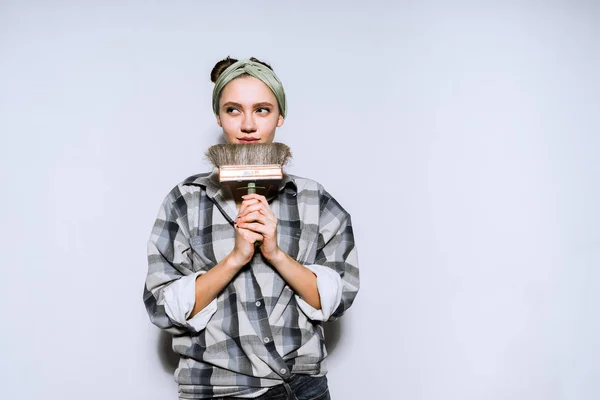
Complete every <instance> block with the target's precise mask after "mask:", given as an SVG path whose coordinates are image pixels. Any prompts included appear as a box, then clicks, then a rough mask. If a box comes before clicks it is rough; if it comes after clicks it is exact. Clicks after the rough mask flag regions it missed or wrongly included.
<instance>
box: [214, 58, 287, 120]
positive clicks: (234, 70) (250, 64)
mask: <svg viewBox="0 0 600 400" xmlns="http://www.w3.org/2000/svg"><path fill="white" fill-rule="evenodd" d="M244 74H248V75H250V76H253V77H255V78H256V79H260V80H261V81H262V82H264V84H265V85H267V86H268V87H269V88H270V89H271V91H272V92H273V94H274V95H275V98H276V99H277V103H278V104H279V112H280V113H281V115H283V117H284V118H285V115H286V112H287V109H286V104H285V91H284V90H283V85H282V84H281V81H280V80H279V78H277V75H275V72H273V71H272V70H271V69H270V68H268V67H266V66H264V65H262V64H260V63H257V62H254V61H250V60H240V61H237V62H235V63H234V64H232V65H230V66H229V67H227V69H225V71H223V72H222V73H221V75H220V76H219V79H217V81H216V82H215V88H214V89H213V96H212V102H213V111H214V112H215V115H219V98H220V97H221V91H223V88H224V87H225V85H227V84H228V83H229V82H231V81H232V80H234V79H235V78H237V77H238V76H240V75H244Z"/></svg>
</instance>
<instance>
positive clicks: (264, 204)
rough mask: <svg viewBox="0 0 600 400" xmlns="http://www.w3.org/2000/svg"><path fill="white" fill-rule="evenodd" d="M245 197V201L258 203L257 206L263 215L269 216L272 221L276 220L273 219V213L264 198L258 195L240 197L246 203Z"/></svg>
mask: <svg viewBox="0 0 600 400" xmlns="http://www.w3.org/2000/svg"><path fill="white" fill-rule="evenodd" d="M246 197H247V200H254V201H257V202H259V204H261V205H262V207H263V208H261V210H262V212H263V214H264V215H267V216H270V217H271V218H272V219H275V220H276V219H277V218H276V217H275V214H274V213H273V210H271V207H270V206H269V202H268V201H267V199H266V198H265V196H261V195H259V194H248V195H245V196H242V198H244V201H246Z"/></svg>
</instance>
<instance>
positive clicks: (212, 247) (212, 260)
mask: <svg viewBox="0 0 600 400" xmlns="http://www.w3.org/2000/svg"><path fill="white" fill-rule="evenodd" d="M234 244H235V240H234V238H233V237H232V236H231V235H219V234H216V233H214V232H207V233H201V234H199V235H197V236H194V237H192V238H191V239H190V246H191V251H192V268H193V270H194V272H198V271H208V270H209V269H211V268H212V267H214V266H215V265H216V264H217V263H218V262H219V261H221V260H222V259H223V258H225V256H227V254H229V253H230V252H231V250H233V246H234Z"/></svg>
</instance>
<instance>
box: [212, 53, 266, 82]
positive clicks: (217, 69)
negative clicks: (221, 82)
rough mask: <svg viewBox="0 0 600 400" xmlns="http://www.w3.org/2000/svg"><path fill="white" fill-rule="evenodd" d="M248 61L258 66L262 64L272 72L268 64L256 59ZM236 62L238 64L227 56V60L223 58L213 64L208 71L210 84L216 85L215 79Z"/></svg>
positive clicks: (252, 58)
mask: <svg viewBox="0 0 600 400" xmlns="http://www.w3.org/2000/svg"><path fill="white" fill-rule="evenodd" d="M250 61H254V62H257V63H259V64H262V65H264V66H265V67H267V68H269V69H270V70H271V71H273V68H271V66H270V65H269V64H267V63H266V62H264V61H260V60H259V59H258V58H254V57H250ZM236 62H238V60H236V59H235V58H231V57H229V56H227V58H224V59H222V60H221V61H219V62H217V63H216V64H215V66H214V67H213V69H212V71H210V80H211V81H212V83H216V82H217V79H219V76H221V74H222V73H223V71H225V70H226V69H227V68H229V67H230V66H232V65H233V64H235V63H236Z"/></svg>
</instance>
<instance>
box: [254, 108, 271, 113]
mask: <svg viewBox="0 0 600 400" xmlns="http://www.w3.org/2000/svg"><path fill="white" fill-rule="evenodd" d="M256 112H257V113H259V114H268V113H270V112H271V109H270V108H269V107H260V108H257V109H256Z"/></svg>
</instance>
